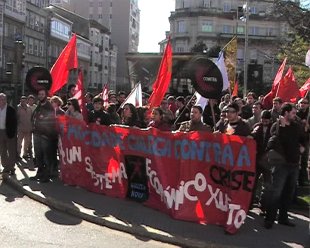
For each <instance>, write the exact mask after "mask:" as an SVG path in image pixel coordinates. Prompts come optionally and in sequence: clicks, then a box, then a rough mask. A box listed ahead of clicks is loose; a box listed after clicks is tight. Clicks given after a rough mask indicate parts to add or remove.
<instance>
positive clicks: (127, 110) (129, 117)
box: [121, 103, 139, 127]
mask: <svg viewBox="0 0 310 248" xmlns="http://www.w3.org/2000/svg"><path fill="white" fill-rule="evenodd" d="M121 124H122V125H125V126H129V127H139V118H138V112H137V109H136V107H135V106H134V105H133V104H131V103H126V104H125V105H124V108H123V116H122V123H121Z"/></svg>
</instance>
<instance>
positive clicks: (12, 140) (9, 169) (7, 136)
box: [0, 93, 17, 175]
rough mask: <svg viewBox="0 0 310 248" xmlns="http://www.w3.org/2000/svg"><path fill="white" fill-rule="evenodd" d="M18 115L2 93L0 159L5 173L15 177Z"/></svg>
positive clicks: (0, 100)
mask: <svg viewBox="0 0 310 248" xmlns="http://www.w3.org/2000/svg"><path fill="white" fill-rule="evenodd" d="M16 134H17V114H16V110H15V109H14V108H13V107H11V106H10V105H8V104H7V97H6V95H5V94H4V93H0V157H1V164H2V166H3V167H4V169H3V173H8V174H9V175H15V169H14V166H15V162H16V158H17V143H16Z"/></svg>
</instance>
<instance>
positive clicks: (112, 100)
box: [108, 90, 117, 104]
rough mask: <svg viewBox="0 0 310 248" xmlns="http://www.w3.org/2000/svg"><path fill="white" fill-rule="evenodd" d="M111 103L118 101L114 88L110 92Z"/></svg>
mask: <svg viewBox="0 0 310 248" xmlns="http://www.w3.org/2000/svg"><path fill="white" fill-rule="evenodd" d="M108 98H109V103H115V104H116V103H117V98H116V93H115V92H114V91H112V90H110V91H109V93H108Z"/></svg>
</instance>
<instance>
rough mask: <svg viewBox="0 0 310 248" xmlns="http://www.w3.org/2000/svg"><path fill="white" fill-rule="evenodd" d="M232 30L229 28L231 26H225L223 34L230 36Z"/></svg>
mask: <svg viewBox="0 0 310 248" xmlns="http://www.w3.org/2000/svg"><path fill="white" fill-rule="evenodd" d="M231 30H232V28H231V26H229V25H224V26H223V33H224V34H230V33H231Z"/></svg>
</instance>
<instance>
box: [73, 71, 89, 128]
mask: <svg viewBox="0 0 310 248" xmlns="http://www.w3.org/2000/svg"><path fill="white" fill-rule="evenodd" d="M83 81H84V80H83V72H82V70H80V71H79V76H78V81H77V83H76V87H75V94H74V96H73V97H74V98H76V99H77V100H78V102H79V105H80V109H81V111H82V115H83V119H84V121H85V122H86V123H87V122H88V116H87V108H86V101H85V97H84V85H83Z"/></svg>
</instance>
